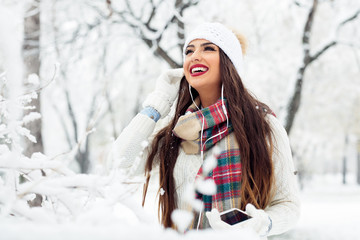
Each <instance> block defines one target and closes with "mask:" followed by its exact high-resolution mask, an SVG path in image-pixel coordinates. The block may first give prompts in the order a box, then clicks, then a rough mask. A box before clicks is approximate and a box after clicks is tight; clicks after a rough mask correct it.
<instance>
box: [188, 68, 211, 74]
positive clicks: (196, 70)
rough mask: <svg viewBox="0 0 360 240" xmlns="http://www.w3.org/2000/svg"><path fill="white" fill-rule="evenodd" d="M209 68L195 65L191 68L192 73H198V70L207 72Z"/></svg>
mask: <svg viewBox="0 0 360 240" xmlns="http://www.w3.org/2000/svg"><path fill="white" fill-rule="evenodd" d="M207 70H208V69H207V68H205V67H195V68H193V69H191V73H196V72H205V71H207Z"/></svg>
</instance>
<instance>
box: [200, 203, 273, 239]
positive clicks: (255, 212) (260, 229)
mask: <svg viewBox="0 0 360 240" xmlns="http://www.w3.org/2000/svg"><path fill="white" fill-rule="evenodd" d="M245 212H246V213H247V214H248V215H250V216H251V217H252V218H250V219H248V220H246V221H243V222H240V223H237V224H234V225H230V224H228V223H226V222H224V221H222V220H221V218H220V213H219V211H218V210H217V209H215V208H213V209H212V210H211V212H206V217H207V218H208V220H209V224H210V226H211V228H213V229H215V230H218V229H230V228H247V229H252V230H254V231H255V232H256V233H257V234H259V236H260V237H264V236H266V235H267V234H268V233H269V231H270V230H271V226H272V222H271V220H270V218H269V216H268V215H267V214H266V213H265V211H264V210H261V209H256V208H255V206H254V205H252V204H250V203H249V204H247V205H246V211H245Z"/></svg>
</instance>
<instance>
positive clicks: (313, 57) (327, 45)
mask: <svg viewBox="0 0 360 240" xmlns="http://www.w3.org/2000/svg"><path fill="white" fill-rule="evenodd" d="M336 44H337V42H336V41H332V42H330V43H328V44H326V45H325V46H324V47H323V48H322V49H320V50H319V51H317V52H316V53H315V54H314V55H313V56H311V57H310V60H309V64H310V63H312V62H313V61H314V60H316V59H318V58H319V57H320V56H321V55H322V54H323V53H324V52H326V51H327V50H329V48H331V47H333V46H335V45H336Z"/></svg>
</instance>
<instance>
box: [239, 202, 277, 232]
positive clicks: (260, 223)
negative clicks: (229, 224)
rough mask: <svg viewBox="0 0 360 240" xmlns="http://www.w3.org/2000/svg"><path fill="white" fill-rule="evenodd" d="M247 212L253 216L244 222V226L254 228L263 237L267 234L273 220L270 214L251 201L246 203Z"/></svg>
mask: <svg viewBox="0 0 360 240" xmlns="http://www.w3.org/2000/svg"><path fill="white" fill-rule="evenodd" d="M245 212H246V213H247V214H248V215H249V216H251V217H252V218H250V219H249V220H247V221H244V222H242V224H241V225H242V227H244V228H251V229H253V230H254V231H255V232H256V233H258V234H259V236H261V237H264V236H267V235H268V234H269V232H270V230H271V228H272V221H271V218H270V217H269V215H268V214H267V213H266V212H265V211H264V210H262V209H257V208H256V207H255V206H254V205H252V204H251V203H248V204H247V205H246V207H245Z"/></svg>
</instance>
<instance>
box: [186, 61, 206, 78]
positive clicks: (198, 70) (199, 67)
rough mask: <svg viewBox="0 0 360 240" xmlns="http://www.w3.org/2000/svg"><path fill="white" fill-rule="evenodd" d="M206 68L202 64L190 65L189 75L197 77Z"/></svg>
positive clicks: (204, 71)
mask: <svg viewBox="0 0 360 240" xmlns="http://www.w3.org/2000/svg"><path fill="white" fill-rule="evenodd" d="M208 70H209V68H208V67H207V66H205V65H203V64H195V65H192V66H191V67H190V75H191V76H192V77H197V76H200V75H203V74H205V73H206V72H207V71H208ZM193 71H194V72H193Z"/></svg>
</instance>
